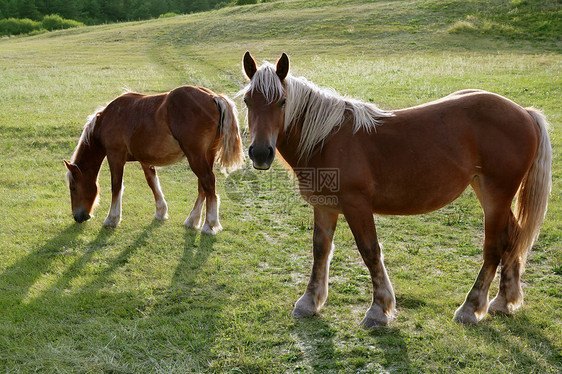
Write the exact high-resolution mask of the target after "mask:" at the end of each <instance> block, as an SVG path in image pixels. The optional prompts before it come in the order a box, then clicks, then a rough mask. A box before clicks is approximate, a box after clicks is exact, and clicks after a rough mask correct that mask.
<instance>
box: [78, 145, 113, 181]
mask: <svg viewBox="0 0 562 374" xmlns="http://www.w3.org/2000/svg"><path fill="white" fill-rule="evenodd" d="M104 158H105V152H104V151H103V150H102V149H101V147H99V146H98V145H96V144H95V141H94V140H93V139H92V140H91V141H90V142H89V143H84V142H82V143H80V145H79V146H78V149H77V150H76V153H75V156H74V160H73V162H74V163H75V164H76V165H77V166H78V167H79V168H80V170H81V171H82V172H83V173H89V174H92V175H93V176H97V175H98V173H99V170H100V167H101V163H102V162H103V159H104Z"/></svg>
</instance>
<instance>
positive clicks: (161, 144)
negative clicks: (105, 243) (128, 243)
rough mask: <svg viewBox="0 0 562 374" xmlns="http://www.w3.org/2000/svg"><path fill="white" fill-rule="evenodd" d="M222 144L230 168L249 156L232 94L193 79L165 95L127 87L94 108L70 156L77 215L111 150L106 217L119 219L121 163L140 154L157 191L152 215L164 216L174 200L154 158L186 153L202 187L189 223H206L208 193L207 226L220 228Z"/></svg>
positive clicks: (88, 203)
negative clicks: (217, 176)
mask: <svg viewBox="0 0 562 374" xmlns="http://www.w3.org/2000/svg"><path fill="white" fill-rule="evenodd" d="M217 152H218V160H219V162H220V164H221V166H223V167H225V168H235V167H237V166H239V165H241V163H242V162H243V159H244V155H243V151H242V142H241V140H240V134H239V129H238V118H237V112H236V107H235V105H234V103H233V102H232V101H231V100H230V99H228V98H227V97H226V96H221V95H216V94H215V93H213V92H212V91H210V90H208V89H205V88H202V87H191V86H183V87H178V88H176V89H174V90H172V91H170V92H169V93H165V94H160V95H150V96H148V95H141V94H138V93H133V92H128V93H125V94H123V95H121V96H119V97H118V98H116V99H115V100H113V101H112V102H111V103H109V104H108V105H107V106H106V107H105V108H103V109H102V110H100V111H98V112H96V113H95V114H94V115H93V116H91V118H90V119H89V121H88V123H87V124H86V126H85V127H84V131H83V132H82V136H81V138H80V141H79V143H78V146H77V147H76V150H75V152H74V155H73V156H72V159H71V161H70V162H67V161H65V164H66V167H67V168H68V173H67V179H68V185H69V188H70V198H71V202H72V213H73V215H74V219H75V220H76V221H77V222H83V221H86V220H87V219H89V218H90V215H91V214H92V211H93V210H94V208H95V205H96V201H97V199H98V196H99V185H98V183H97V179H98V174H99V170H100V166H101V164H102V161H103V159H104V158H105V157H106V156H107V161H108V163H109V169H110V172H111V192H112V200H111V208H110V210H109V214H108V215H107V218H106V219H105V221H104V225H106V226H116V225H117V224H118V223H119V221H120V220H121V197H122V193H123V168H124V166H125V163H126V162H127V161H138V162H140V164H141V166H142V169H143V170H144V175H145V177H146V181H147V182H148V185H149V186H150V188H151V189H152V192H153V193H154V199H155V201H156V213H155V215H154V216H155V218H156V219H158V220H164V219H166V218H167V211H168V206H167V204H166V201H165V200H164V195H163V194H162V190H161V189H160V183H159V181H158V176H157V175H156V169H155V166H164V165H170V164H172V163H175V162H177V161H179V160H180V159H182V158H183V157H187V160H188V162H189V165H190V166H191V170H193V172H194V173H195V175H197V178H198V179H199V195H198V196H197V200H196V201H195V206H194V207H193V210H192V211H191V213H190V215H189V217H188V218H187V219H186V220H185V222H184V225H186V226H187V227H192V228H199V227H200V221H201V212H202V209H203V203H204V202H205V200H206V201H207V205H206V220H205V225H204V226H203V228H202V231H203V232H205V233H208V234H216V233H217V232H218V231H220V230H221V229H222V227H221V225H220V223H219V216H218V206H219V199H218V196H217V195H216V193H215V175H214V174H213V164H214V162H215V156H216V155H217Z"/></svg>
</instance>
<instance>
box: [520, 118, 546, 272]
mask: <svg viewBox="0 0 562 374" xmlns="http://www.w3.org/2000/svg"><path fill="white" fill-rule="evenodd" d="M526 110H527V112H528V113H529V115H530V116H531V117H533V119H534V120H535V122H536V123H537V125H538V127H539V129H540V133H541V139H540V145H539V149H538V152H537V155H536V157H535V160H534V162H533V164H532V165H531V168H530V169H529V171H528V172H527V175H526V176H525V178H523V181H522V182H521V186H520V187H519V191H517V199H516V201H515V209H514V214H515V219H516V222H517V223H518V227H517V229H516V232H515V235H516V237H515V241H514V244H515V248H514V253H513V255H512V256H511V257H512V258H513V259H514V260H516V261H517V260H519V261H521V264H524V263H525V260H526V257H527V253H528V252H529V250H530V249H531V247H532V246H533V243H534V242H535V240H536V239H537V237H538V236H539V231H540V228H541V225H542V223H543V221H544V217H545V214H546V208H547V205H548V197H549V195H550V191H551V188H552V171H551V164H552V147H551V145H550V138H549V136H548V127H549V125H548V122H547V120H546V117H545V116H544V115H543V114H542V113H541V112H540V111H539V110H537V109H534V108H526Z"/></svg>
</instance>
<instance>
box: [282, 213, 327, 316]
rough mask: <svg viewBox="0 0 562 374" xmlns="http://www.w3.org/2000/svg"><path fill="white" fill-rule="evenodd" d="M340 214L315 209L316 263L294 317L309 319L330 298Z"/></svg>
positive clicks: (314, 244) (314, 249) (314, 246)
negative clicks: (329, 283) (329, 289)
mask: <svg viewBox="0 0 562 374" xmlns="http://www.w3.org/2000/svg"><path fill="white" fill-rule="evenodd" d="M337 221H338V214H337V213H334V212H331V211H329V210H326V209H322V208H319V207H315V208H314V233H313V239H312V243H313V244H312V248H313V255H314V263H313V265H312V274H311V275H310V281H309V282H308V286H307V287H306V292H305V293H304V295H302V296H301V298H300V299H299V300H298V301H297V303H296V304H295V309H294V310H293V313H292V315H293V316H294V317H297V318H298V317H308V316H311V315H313V314H315V313H316V312H317V311H318V310H319V309H320V308H321V307H322V305H324V302H325V301H326V298H327V297H328V273H329V268H330V259H331V258H332V251H333V243H332V239H333V237H334V231H335V229H336V224H337Z"/></svg>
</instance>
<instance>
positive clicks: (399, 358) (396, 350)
mask: <svg viewBox="0 0 562 374" xmlns="http://www.w3.org/2000/svg"><path fill="white" fill-rule="evenodd" d="M397 302H398V304H399V307H400V308H403V309H416V308H420V307H423V306H425V305H426V304H425V302H424V301H423V300H419V299H416V298H412V297H407V296H398V297H397ZM293 328H294V330H295V332H296V335H297V339H296V340H297V341H298V343H297V348H298V349H299V350H300V352H297V353H293V354H292V355H290V356H289V357H288V359H289V360H293V361H295V365H297V366H299V365H302V364H304V365H306V366H310V368H311V369H312V371H313V372H314V373H337V372H340V371H341V370H342V368H341V367H340V366H339V365H340V364H339V362H340V361H346V362H347V365H353V364H355V365H356V372H357V373H371V372H385V371H387V370H388V371H391V372H399V373H411V372H413V370H412V368H411V361H410V358H409V355H408V346H407V343H406V339H405V337H404V335H403V334H402V332H401V331H400V329H399V328H395V327H392V326H388V327H377V328H373V329H370V330H367V331H366V332H365V337H364V338H363V339H362V340H363V341H364V344H363V345H362V346H361V347H356V348H353V347H351V348H350V347H347V348H345V332H342V331H340V332H338V331H337V329H335V328H334V327H332V326H331V325H330V323H329V322H327V321H326V320H324V319H323V318H322V317H320V316H313V317H310V318H305V319H302V320H297V321H296V322H295V324H294V326H293ZM342 333H343V334H342ZM339 335H343V337H341V336H339ZM336 337H337V339H338V340H339V341H340V342H338V343H337V344H336V343H335V342H334V339H336ZM341 342H343V346H344V348H343V350H346V349H347V350H348V351H347V352H343V351H342V348H336V345H340V344H342V343H341ZM301 356H302V357H301ZM297 368H298V367H297Z"/></svg>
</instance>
